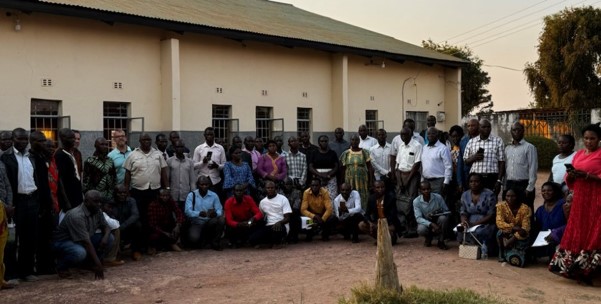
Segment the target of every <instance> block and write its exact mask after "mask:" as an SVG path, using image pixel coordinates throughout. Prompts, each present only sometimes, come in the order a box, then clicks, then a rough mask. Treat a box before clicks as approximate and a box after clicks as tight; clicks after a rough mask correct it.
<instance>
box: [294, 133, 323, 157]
mask: <svg viewBox="0 0 601 304" xmlns="http://www.w3.org/2000/svg"><path fill="white" fill-rule="evenodd" d="M299 137H300V142H301V145H300V147H299V148H298V150H299V151H301V152H302V153H303V154H305V155H306V156H307V157H311V154H312V153H313V152H317V150H319V148H318V147H317V146H316V145H314V144H312V143H311V136H310V135H309V132H307V131H303V132H300V134H299Z"/></svg>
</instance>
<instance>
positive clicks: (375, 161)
mask: <svg viewBox="0 0 601 304" xmlns="http://www.w3.org/2000/svg"><path fill="white" fill-rule="evenodd" d="M386 137H387V134H386V130H384V129H379V130H378V132H377V133H376V138H377V140H378V144H377V145H375V146H373V147H371V148H370V149H369V157H370V158H371V165H372V167H373V168H374V177H375V180H383V181H384V182H385V183H386V189H393V188H392V183H391V181H392V180H393V179H394V171H393V170H391V169H390V151H391V148H392V146H391V145H390V144H389V143H387V142H386Z"/></svg>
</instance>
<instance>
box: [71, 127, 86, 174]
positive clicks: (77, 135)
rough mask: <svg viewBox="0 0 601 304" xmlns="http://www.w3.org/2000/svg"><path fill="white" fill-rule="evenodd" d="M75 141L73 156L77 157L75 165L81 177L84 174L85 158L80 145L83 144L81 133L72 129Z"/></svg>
mask: <svg viewBox="0 0 601 304" xmlns="http://www.w3.org/2000/svg"><path fill="white" fill-rule="evenodd" d="M72 131H73V135H74V136H75V140H74V142H73V156H74V157H75V164H76V165H77V172H79V177H80V178H81V175H82V174H83V156H82V155H81V151H80V150H79V144H80V143H81V133H80V132H79V130H75V129H72Z"/></svg>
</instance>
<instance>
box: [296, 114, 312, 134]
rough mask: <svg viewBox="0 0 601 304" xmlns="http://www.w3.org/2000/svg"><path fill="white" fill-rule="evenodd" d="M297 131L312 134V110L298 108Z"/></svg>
mask: <svg viewBox="0 0 601 304" xmlns="http://www.w3.org/2000/svg"><path fill="white" fill-rule="evenodd" d="M296 131H297V132H298V133H299V134H300V133H301V132H308V133H309V134H310V133H311V108H296Z"/></svg>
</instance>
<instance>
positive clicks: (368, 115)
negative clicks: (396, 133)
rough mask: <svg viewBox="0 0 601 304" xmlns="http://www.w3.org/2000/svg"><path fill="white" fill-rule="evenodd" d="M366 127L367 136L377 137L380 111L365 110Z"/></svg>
mask: <svg viewBox="0 0 601 304" xmlns="http://www.w3.org/2000/svg"><path fill="white" fill-rule="evenodd" d="M365 126H366V127H367V134H369V135H370V136H373V137H376V131H378V110H365Z"/></svg>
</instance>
